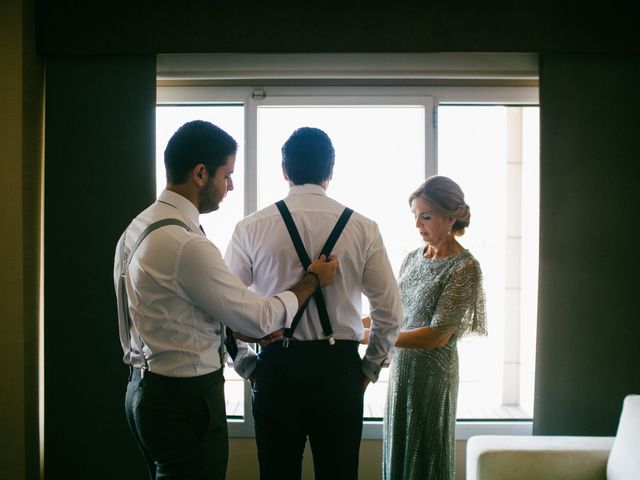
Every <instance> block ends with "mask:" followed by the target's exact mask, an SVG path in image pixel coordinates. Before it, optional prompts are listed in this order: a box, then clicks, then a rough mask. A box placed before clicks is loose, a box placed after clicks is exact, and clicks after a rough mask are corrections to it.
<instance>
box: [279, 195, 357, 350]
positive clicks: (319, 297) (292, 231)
mask: <svg viewBox="0 0 640 480" xmlns="http://www.w3.org/2000/svg"><path fill="white" fill-rule="evenodd" d="M276 207H277V208H278V210H279V212H280V215H282V219H283V220H284V224H285V226H286V227H287V231H288V232H289V236H290V237H291V241H292V242H293V246H294V247H295V249H296V253H297V254H298V258H299V259H300V263H301V264H302V268H303V269H304V271H305V272H306V271H307V268H309V265H311V260H310V259H309V255H308V254H307V251H306V249H305V248H304V244H303V243H302V239H301V238H300V233H299V232H298V229H297V228H296V224H295V223H294V221H293V218H292V217H291V212H290V211H289V209H288V208H287V205H286V204H285V203H284V201H283V200H280V201H279V202H276ZM352 213H353V210H351V209H350V208H345V209H344V211H343V212H342V214H341V215H340V218H339V219H338V222H337V223H336V225H335V226H334V227H333V230H332V231H331V234H330V235H329V238H327V241H326V242H325V244H324V246H323V247H322V251H321V252H320V255H326V256H327V257H328V256H329V255H330V254H331V251H332V250H333V247H334V246H335V244H336V242H337V241H338V238H339V237H340V234H341V233H342V230H343V229H344V227H345V226H346V224H347V222H348V221H349V218H350V217H351V214H352ZM313 298H314V299H315V301H316V307H317V309H318V316H319V317H320V324H321V325H322V331H323V333H324V334H325V335H326V336H327V337H329V341H330V342H332V341H333V329H332V328H331V322H330V320H329V314H328V312H327V305H326V303H325V301H324V295H323V294H322V290H321V289H319V288H318V289H317V290H316V291H315V293H314V294H313ZM308 303H309V300H307V302H306V303H305V304H304V305H303V306H302V308H301V309H300V310H299V311H298V313H297V314H296V316H295V317H294V318H293V322H292V323H291V328H288V329H286V330H285V332H284V336H285V338H286V339H289V338H291V337H293V332H294V331H295V329H296V327H297V326H298V323H299V322H300V318H301V317H302V314H303V313H304V311H305V309H306V308H307V305H308Z"/></svg>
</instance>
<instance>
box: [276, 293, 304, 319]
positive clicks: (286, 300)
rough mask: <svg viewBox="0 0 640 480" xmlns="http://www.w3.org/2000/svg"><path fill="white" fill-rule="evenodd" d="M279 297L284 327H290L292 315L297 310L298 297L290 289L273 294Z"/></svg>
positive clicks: (293, 315) (294, 314)
mask: <svg viewBox="0 0 640 480" xmlns="http://www.w3.org/2000/svg"><path fill="white" fill-rule="evenodd" d="M274 297H277V298H279V299H280V301H281V302H282V304H283V305H284V309H285V318H284V328H290V327H291V322H293V317H295V316H296V313H297V312H298V306H299V305H298V297H296V294H295V293H293V292H291V291H288V290H287V291H286V292H281V293H277V294H275V295H274Z"/></svg>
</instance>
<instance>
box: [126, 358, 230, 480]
mask: <svg viewBox="0 0 640 480" xmlns="http://www.w3.org/2000/svg"><path fill="white" fill-rule="evenodd" d="M125 411H126V415H127V422H128V423H129V427H130V428H131V431H132V432H133V435H134V437H135V439H136V442H137V444H138V446H139V447H140V450H141V451H142V453H143V455H144V457H145V460H146V461H147V466H148V469H149V477H150V478H151V479H152V480H156V479H157V480H160V479H163V480H165V479H167V480H168V479H180V480H186V479H189V480H192V479H193V480H196V479H198V480H199V479H207V480H218V479H219V480H223V479H224V478H225V475H226V471H227V460H228V455H229V443H228V442H229V441H228V436H227V418H226V412H225V403H224V377H223V376H222V371H221V370H219V371H217V372H214V373H210V374H207V375H202V376H200V377H191V378H172V377H165V376H162V375H157V374H154V373H151V372H145V374H144V376H142V375H141V371H140V369H133V371H132V373H131V375H130V378H129V384H128V385H127V393H126V397H125Z"/></svg>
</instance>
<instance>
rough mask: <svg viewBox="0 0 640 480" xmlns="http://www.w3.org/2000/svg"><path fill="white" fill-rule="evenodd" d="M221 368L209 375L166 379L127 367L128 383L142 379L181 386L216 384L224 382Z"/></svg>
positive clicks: (165, 377)
mask: <svg viewBox="0 0 640 480" xmlns="http://www.w3.org/2000/svg"><path fill="white" fill-rule="evenodd" d="M222 370H223V369H222V368H220V369H218V370H215V371H213V372H211V373H205V374H204V375H198V376H196V377H168V376H166V375H160V374H159V373H154V372H151V371H149V370H145V369H144V368H137V367H131V366H130V367H129V381H131V380H138V379H141V378H144V379H145V380H147V379H149V380H151V381H154V382H162V383H167V384H168V383H171V384H183V385H202V384H207V383H218V382H219V381H223V380H224V375H223V372H222Z"/></svg>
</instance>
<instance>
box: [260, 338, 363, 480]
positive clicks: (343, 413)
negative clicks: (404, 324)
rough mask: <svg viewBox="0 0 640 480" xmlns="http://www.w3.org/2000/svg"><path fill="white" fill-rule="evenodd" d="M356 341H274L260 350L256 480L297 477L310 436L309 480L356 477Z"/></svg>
mask: <svg viewBox="0 0 640 480" xmlns="http://www.w3.org/2000/svg"><path fill="white" fill-rule="evenodd" d="M360 364H361V359H360V356H359V354H358V343H357V342H351V341H340V340H338V341H336V344H335V345H329V342H328V341H326V340H322V341H313V342H299V341H291V342H290V343H289V346H288V348H284V347H283V344H282V342H275V343H272V344H270V345H269V346H267V347H266V348H264V349H263V350H262V351H261V352H260V354H259V356H258V366H257V368H256V372H255V381H254V385H253V416H254V419H255V430H256V443H257V446H258V460H259V462H260V478H261V479H262V480H272V479H273V480H275V479H278V480H298V479H300V478H301V474H302V458H303V455H304V448H305V444H306V441H307V438H308V439H309V443H310V445H311V452H312V454H313V468H314V473H315V480H326V479H331V480H340V479H345V480H347V479H348V480H355V479H357V478H358V457H359V451H360V439H361V437H362V399H363V390H362V372H361V369H360Z"/></svg>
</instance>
